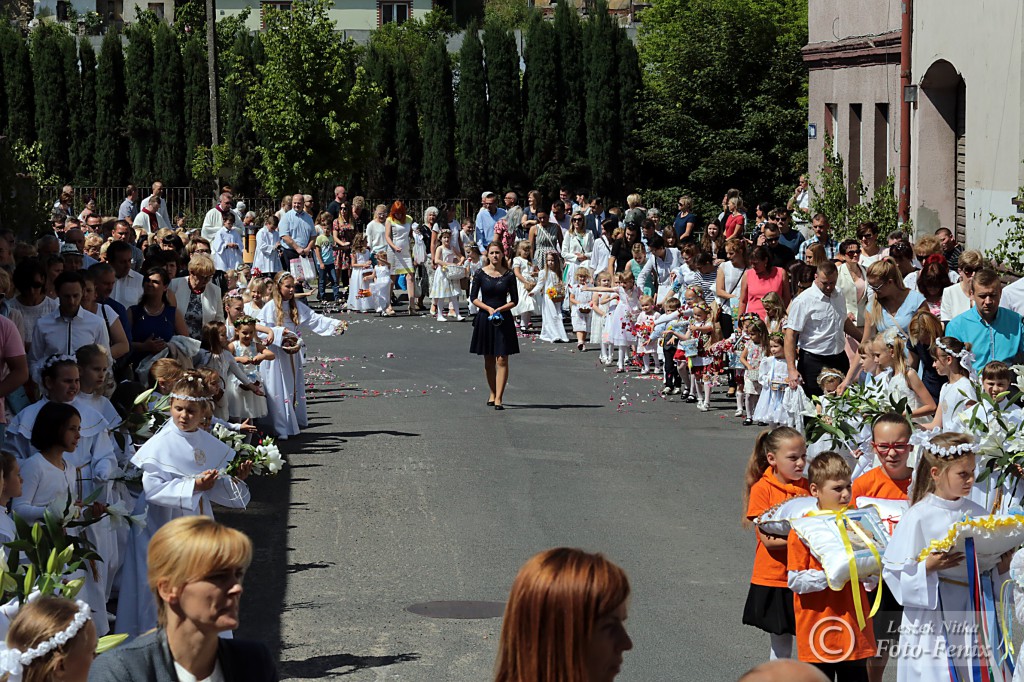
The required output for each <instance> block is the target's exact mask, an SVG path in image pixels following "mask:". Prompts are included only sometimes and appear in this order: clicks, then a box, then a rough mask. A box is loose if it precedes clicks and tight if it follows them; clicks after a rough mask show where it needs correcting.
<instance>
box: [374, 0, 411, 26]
mask: <svg viewBox="0 0 1024 682" xmlns="http://www.w3.org/2000/svg"><path fill="white" fill-rule="evenodd" d="M411 16H412V3H411V2H378V3H377V18H378V22H377V24H378V25H379V26H383V25H384V24H392V23H393V24H398V25H402V24H404V23H405V22H406V20H407V19H409V17H411Z"/></svg>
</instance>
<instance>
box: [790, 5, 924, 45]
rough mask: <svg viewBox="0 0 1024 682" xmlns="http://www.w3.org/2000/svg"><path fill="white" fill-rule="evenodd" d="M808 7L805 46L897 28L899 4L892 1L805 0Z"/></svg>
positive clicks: (895, 29)
mask: <svg viewBox="0 0 1024 682" xmlns="http://www.w3.org/2000/svg"><path fill="white" fill-rule="evenodd" d="M928 1H929V2H930V1H932V0H928ZM809 3H810V4H809V5H808V8H807V10H808V12H807V42H808V43H811V44H814V43H826V42H831V41H833V40H837V39H842V38H851V37H854V36H873V35H879V34H882V33H888V32H889V31H898V30H899V28H900V3H899V2H896V1H895V0H809Z"/></svg>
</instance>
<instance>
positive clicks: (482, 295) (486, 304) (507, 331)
mask: <svg viewBox="0 0 1024 682" xmlns="http://www.w3.org/2000/svg"><path fill="white" fill-rule="evenodd" d="M469 299H470V300H471V301H473V305H475V306H476V307H477V308H479V310H478V311H477V314H476V317H474V318H473V340H472V341H471V342H470V344H469V352H471V353H476V354H477V355H482V356H484V372H485V373H486V374H487V386H488V388H490V391H491V397H490V398H489V399H488V400H487V404H488V405H494V409H496V410H504V409H505V408H504V407H503V406H502V404H501V399H502V395H503V394H504V393H505V384H507V383H508V356H510V355H514V354H516V353H518V352H519V339H518V338H517V337H516V325H515V322H513V320H512V314H511V313H510V312H509V311H511V310H512V308H515V307H516V306H517V305H518V304H519V291H518V289H517V288H516V278H515V276H514V275H513V274H512V271H511V270H509V268H508V261H507V260H506V259H505V252H504V251H503V250H502V248H501V245H500V244H498V243H497V242H495V243H493V244H491V245H490V246H488V247H487V264H486V265H484V267H483V268H481V269H480V271H479V272H478V273H477V274H476V277H474V278H473V288H472V290H471V291H470V294H469ZM496 314H498V315H500V321H498V318H495V317H494V316H495V315H496ZM492 318H493V319H492Z"/></svg>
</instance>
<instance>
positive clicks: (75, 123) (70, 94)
mask: <svg viewBox="0 0 1024 682" xmlns="http://www.w3.org/2000/svg"><path fill="white" fill-rule="evenodd" d="M60 49H61V55H62V56H63V57H64V83H65V85H64V93H63V95H64V106H66V107H67V109H68V170H67V177H68V178H69V179H70V178H73V177H75V174H76V173H77V172H78V164H79V163H81V162H82V147H81V145H80V144H79V141H80V140H81V139H82V134H83V132H84V130H85V120H84V119H83V118H82V75H81V73H80V72H79V69H78V46H77V45H75V39H74V38H72V37H71V36H70V35H67V34H65V36H63V37H61V39H60Z"/></svg>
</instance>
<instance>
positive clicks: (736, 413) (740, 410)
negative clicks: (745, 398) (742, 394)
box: [733, 407, 743, 417]
mask: <svg viewBox="0 0 1024 682" xmlns="http://www.w3.org/2000/svg"><path fill="white" fill-rule="evenodd" d="M733 416H736V417H742V416H743V408H741V407H738V408H736V412H735V413H733Z"/></svg>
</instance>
